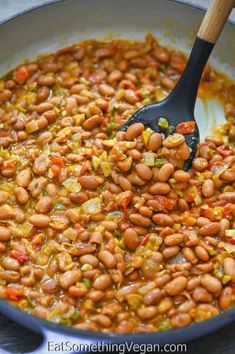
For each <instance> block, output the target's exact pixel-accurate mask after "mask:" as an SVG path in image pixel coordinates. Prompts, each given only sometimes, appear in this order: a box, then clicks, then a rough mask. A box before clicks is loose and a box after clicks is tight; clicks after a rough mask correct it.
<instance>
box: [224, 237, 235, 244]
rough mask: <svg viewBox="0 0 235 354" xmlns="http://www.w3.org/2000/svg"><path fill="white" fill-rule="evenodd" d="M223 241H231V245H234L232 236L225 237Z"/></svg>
mask: <svg viewBox="0 0 235 354" xmlns="http://www.w3.org/2000/svg"><path fill="white" fill-rule="evenodd" d="M224 241H226V242H228V243H231V245H235V240H234V238H232V237H225V239H224Z"/></svg>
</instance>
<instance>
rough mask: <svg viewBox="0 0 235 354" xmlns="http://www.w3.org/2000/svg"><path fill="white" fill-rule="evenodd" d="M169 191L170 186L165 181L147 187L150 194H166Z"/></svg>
mask: <svg viewBox="0 0 235 354" xmlns="http://www.w3.org/2000/svg"><path fill="white" fill-rule="evenodd" d="M169 192H170V186H169V184H167V183H163V182H156V183H154V184H153V185H152V186H151V187H149V193H151V194H162V195H165V194H168V193H169Z"/></svg>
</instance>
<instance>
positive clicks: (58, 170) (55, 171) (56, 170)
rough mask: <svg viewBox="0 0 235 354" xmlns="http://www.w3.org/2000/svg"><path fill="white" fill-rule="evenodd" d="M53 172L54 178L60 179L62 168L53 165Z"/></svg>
mask: <svg viewBox="0 0 235 354" xmlns="http://www.w3.org/2000/svg"><path fill="white" fill-rule="evenodd" d="M51 170H52V172H53V175H54V177H58V176H59V173H60V166H58V165H52V166H51Z"/></svg>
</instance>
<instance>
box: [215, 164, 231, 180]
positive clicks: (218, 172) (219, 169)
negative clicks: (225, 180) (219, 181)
mask: <svg viewBox="0 0 235 354" xmlns="http://www.w3.org/2000/svg"><path fill="white" fill-rule="evenodd" d="M228 167H229V166H228V165H226V164H225V165H224V166H216V167H215V169H214V175H215V176H217V177H219V176H220V175H221V174H222V173H223V172H224V171H226V170H227V169H228Z"/></svg>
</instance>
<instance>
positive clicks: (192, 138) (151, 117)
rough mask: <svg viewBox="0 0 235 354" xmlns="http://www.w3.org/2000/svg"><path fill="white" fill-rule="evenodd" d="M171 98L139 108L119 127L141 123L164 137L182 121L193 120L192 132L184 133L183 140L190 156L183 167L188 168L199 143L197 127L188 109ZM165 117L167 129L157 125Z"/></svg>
mask: <svg viewBox="0 0 235 354" xmlns="http://www.w3.org/2000/svg"><path fill="white" fill-rule="evenodd" d="M171 101H172V100H168V98H166V99H165V100H164V101H161V102H159V103H154V104H150V105H147V106H144V107H142V108H141V109H139V110H138V111H137V112H136V113H135V114H134V115H133V116H132V117H131V118H129V119H128V121H127V122H126V123H125V124H124V125H123V126H122V127H121V128H120V129H119V130H121V131H126V130H127V129H128V127H129V126H131V125H132V124H134V123H142V124H144V126H146V127H150V128H151V129H152V130H153V131H155V132H158V133H161V134H163V135H164V138H166V137H167V136H168V135H170V134H174V133H175V132H176V126H177V125H178V124H179V123H182V122H188V121H194V122H195V129H194V131H193V133H192V134H185V135H184V137H185V141H186V143H187V145H188V146H189V148H190V150H191V153H190V157H189V159H188V160H187V161H185V163H184V169H185V170H189V169H190V168H191V166H192V160H193V159H194V157H195V155H196V152H197V146H198V143H199V129H198V126H197V123H196V121H195V118H194V115H193V114H192V112H191V111H190V110H188V112H185V111H182V110H180V109H179V108H180V107H179V108H178V107H177V106H176V105H174V104H172V102H171ZM160 118H165V119H167V121H168V124H169V127H168V128H167V129H164V128H162V127H161V126H159V119H160Z"/></svg>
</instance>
